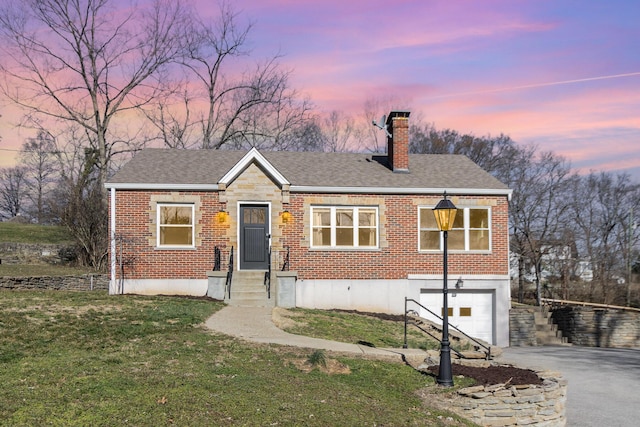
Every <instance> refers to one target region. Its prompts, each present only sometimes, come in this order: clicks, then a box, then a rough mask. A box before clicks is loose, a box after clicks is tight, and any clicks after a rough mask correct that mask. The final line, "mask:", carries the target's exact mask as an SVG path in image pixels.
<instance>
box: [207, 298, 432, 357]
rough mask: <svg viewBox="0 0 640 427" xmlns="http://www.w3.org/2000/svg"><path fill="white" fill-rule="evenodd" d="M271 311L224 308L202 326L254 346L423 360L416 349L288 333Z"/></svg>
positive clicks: (268, 309) (262, 308)
mask: <svg viewBox="0 0 640 427" xmlns="http://www.w3.org/2000/svg"><path fill="white" fill-rule="evenodd" d="M273 310H274V309H273V308H271V307H234V306H226V307H224V308H223V309H221V310H219V311H217V312H216V313H215V314H213V316H211V317H209V318H208V319H207V321H206V322H205V325H206V326H207V328H209V329H211V330H213V331H217V332H220V333H223V334H226V335H231V336H234V337H237V338H240V339H243V340H245V341H252V342H257V343H271V344H280V345H288V346H293V347H303V348H312V349H321V350H327V351H332V352H337V353H343V354H351V355H360V356H367V357H372V358H380V359H389V358H392V359H397V360H398V361H403V360H407V359H412V360H416V359H418V358H422V359H421V360H424V358H425V357H426V354H427V353H426V352H425V351H423V350H419V349H410V348H408V349H392V348H375V347H369V346H366V345H359V344H349V343H343V342H337V341H330V340H324V339H319V338H311V337H305V336H302V335H294V334H290V333H287V332H284V331H283V330H282V329H280V328H278V327H277V326H276V325H275V324H274V323H273V316H272V311H273Z"/></svg>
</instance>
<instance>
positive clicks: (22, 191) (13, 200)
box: [0, 166, 27, 218]
mask: <svg viewBox="0 0 640 427" xmlns="http://www.w3.org/2000/svg"><path fill="white" fill-rule="evenodd" d="M25 174H26V171H25V168H24V167H22V166H16V167H13V168H4V169H0V215H1V216H2V217H4V218H13V217H16V216H18V215H20V214H21V213H22V203H23V201H24V200H25V198H26V196H27V194H26V182H25V180H26V177H25Z"/></svg>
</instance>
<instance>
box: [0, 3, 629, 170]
mask: <svg viewBox="0 0 640 427" xmlns="http://www.w3.org/2000/svg"><path fill="white" fill-rule="evenodd" d="M195 4H196V7H198V8H199V11H200V13H201V15H202V16H206V15H207V14H213V13H214V12H215V8H214V7H213V6H211V4H212V2H211V1H210V0H196V1H195ZM233 4H234V5H235V7H236V8H237V10H239V11H241V12H242V17H243V18H246V19H250V20H252V21H253V22H254V23H255V26H254V29H253V32H252V33H251V35H250V43H251V46H252V48H253V53H254V55H255V56H256V57H262V56H264V57H266V56H269V55H272V54H274V53H276V52H278V51H279V52H281V53H282V54H283V55H284V57H283V63H284V65H285V66H286V67H288V68H291V69H292V71H293V73H292V76H291V83H292V86H293V87H295V88H296V89H298V90H299V91H301V92H303V93H306V94H308V95H310V97H311V99H312V101H313V102H314V103H315V105H316V107H317V109H318V110H320V111H325V112H329V111H332V110H338V111H343V112H346V113H348V114H351V115H353V116H356V115H360V114H361V113H362V111H363V104H364V102H365V101H367V100H371V99H390V98H393V99H398V100H399V102H400V103H402V104H403V105H398V106H397V107H398V108H403V109H406V108H408V109H410V110H411V111H412V112H413V113H414V115H416V116H421V117H423V118H424V120H425V121H426V122H432V123H434V124H435V126H436V128H439V129H443V128H451V129H455V130H457V131H459V132H465V133H466V132H470V133H473V134H475V135H487V134H491V135H498V134H500V133H504V134H507V135H510V136H511V137H512V138H513V139H514V140H515V141H517V142H519V143H523V144H524V143H534V144H537V145H538V146H539V147H540V148H541V149H543V150H552V151H554V152H556V153H557V154H560V155H563V156H565V157H567V158H568V159H569V160H570V161H571V163H572V165H573V166H574V167H575V168H578V169H581V170H583V171H588V170H589V169H595V170H609V171H628V172H630V173H632V175H633V177H634V179H635V180H636V181H640V55H639V54H638V49H639V48H640V46H639V43H640V26H639V25H638V24H637V19H638V18H639V17H640V2H632V1H626V0H610V1H608V2H603V1H600V0H569V1H567V0H562V1H559V0H530V1H520V0H518V1H516V0H502V1H497V0H483V1H473V0H469V1H455V0H449V1H446V0H445V1H432V0H431V1H430V0H415V1H412V0H405V1H402V0H399V1H395V2H389V1H378V0H375V1H371V0H368V1H362V0H360V1H358V0H351V1H345V0H340V1H336V0H325V1H294V0H261V1H255V0H235V1H234V2H233ZM1 113H2V114H3V117H2V118H0V131H1V132H2V133H1V135H2V137H3V140H2V141H1V142H0V145H1V147H3V148H8V147H19V145H20V144H21V143H22V140H23V139H24V138H25V137H26V136H28V135H26V136H25V135H22V134H20V135H18V138H19V139H18V140H16V139H15V138H14V136H15V131H11V133H10V134H8V131H7V129H8V128H9V126H10V123H11V120H12V119H15V116H13V115H12V114H7V113H9V111H8V110H7V108H6V107H5V106H4V105H3V106H2V110H1ZM384 113H387V111H380V115H382V114H384ZM0 156H2V158H3V160H1V161H0V166H2V164H3V163H5V164H6V162H7V161H8V158H9V157H10V156H11V153H10V152H8V151H0Z"/></svg>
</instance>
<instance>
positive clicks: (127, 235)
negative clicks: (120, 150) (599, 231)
mask: <svg viewBox="0 0 640 427" xmlns="http://www.w3.org/2000/svg"><path fill="white" fill-rule="evenodd" d="M408 120H409V113H408V112H399V111H396V112H392V113H391V114H390V116H389V118H388V119H387V125H388V130H389V132H390V134H391V137H389V138H388V149H387V151H388V155H379V154H362V153H318V152H260V151H258V150H256V149H252V150H250V151H224V150H219V151H211V150H207V151H200V150H171V149H146V150H143V151H141V152H140V153H138V154H137V155H136V156H135V157H134V158H133V159H132V160H131V161H130V162H128V163H127V164H126V165H125V166H124V167H123V168H122V169H121V170H120V171H119V172H118V173H116V174H115V175H114V176H113V178H112V179H111V180H110V181H109V182H108V183H107V184H106V186H107V189H108V190H109V204H110V206H109V216H110V221H109V224H110V235H111V247H110V256H111V283H110V292H111V293H138V294H187V295H205V294H208V293H209V294H210V292H211V289H212V283H214V284H215V283H218V282H216V280H218V281H219V280H221V279H220V278H221V277H222V275H224V274H226V271H225V270H226V269H227V266H228V265H229V258H230V254H231V250H232V248H233V251H234V254H235V256H234V263H233V279H232V286H231V288H232V290H233V292H236V294H235V297H234V293H232V294H231V298H230V299H229V295H228V294H226V293H223V294H218V295H219V296H220V298H225V299H229V301H228V302H230V303H232V302H233V301H234V298H236V297H237V298H241V297H240V293H239V292H240V291H241V290H242V288H243V287H244V286H249V285H247V284H242V283H244V282H246V281H247V280H249V281H251V280H254V281H259V282H260V283H259V284H260V285H262V284H263V279H262V278H263V277H264V276H265V274H264V272H265V271H272V272H273V274H272V275H271V283H272V285H271V286H272V289H273V292H271V294H270V295H269V296H267V294H266V293H265V292H264V290H263V295H262V296H261V297H260V298H262V299H263V300H264V301H263V302H266V303H270V304H276V305H281V306H288V307H291V306H297V307H308V308H322V309H327V308H342V309H356V310H361V311H377V312H389V313H403V312H404V298H405V297H408V298H412V299H415V300H416V301H420V303H421V304H422V305H424V306H425V307H427V308H429V309H430V310H432V311H434V312H436V313H440V312H441V310H442V309H441V307H442V264H443V253H442V237H441V234H442V233H440V232H439V231H438V230H437V228H436V226H435V220H434V215H433V212H432V208H433V207H434V206H435V205H436V204H437V202H438V201H439V200H440V199H442V195H443V193H444V192H445V191H446V193H447V195H448V197H449V198H450V199H451V200H452V201H453V203H454V204H455V205H456V207H457V208H458V213H457V217H456V222H455V224H454V229H453V230H452V231H450V232H449V240H448V242H449V245H448V249H449V251H448V260H449V261H448V266H449V267H448V269H449V276H448V277H449V281H450V284H449V288H450V298H449V307H450V309H449V312H450V324H452V325H456V326H458V327H459V328H460V329H461V330H463V331H465V332H466V333H468V334H470V335H472V336H476V337H478V338H482V339H484V340H486V341H488V342H490V343H492V344H494V345H500V346H506V345H508V311H509V307H510V291H509V258H508V255H509V251H508V246H509V245H508V239H509V237H508V198H509V197H510V195H511V190H509V189H508V188H507V187H506V186H505V185H503V184H502V183H500V182H499V181H497V180H496V179H495V178H493V177H492V176H491V175H490V174H488V173H487V172H485V171H483V170H482V169H481V168H479V167H478V166H477V165H476V164H475V163H473V162H471V161H470V160H469V159H468V158H466V157H465V156H461V155H428V154H420V155H413V154H412V155H410V154H409V152H408V151H409V150H408V146H409V137H408V134H409V132H408V124H409V123H408ZM220 254H221V261H222V262H219V263H216V262H215V261H216V258H217V257H220ZM218 259H220V258H218ZM217 266H221V268H220V270H222V271H220V272H217V271H214V270H217V268H214V267H217ZM282 270H285V271H282ZM255 272H258V274H257V275H254V276H251V273H255ZM243 277H244V279H243ZM251 277H254V279H251ZM243 280H244V282H243ZM262 289H264V288H262ZM210 295H211V294H210ZM420 311H421V315H423V316H424V317H430V315H429V313H428V312H426V311H424V310H422V309H420ZM423 311H424V312H423Z"/></svg>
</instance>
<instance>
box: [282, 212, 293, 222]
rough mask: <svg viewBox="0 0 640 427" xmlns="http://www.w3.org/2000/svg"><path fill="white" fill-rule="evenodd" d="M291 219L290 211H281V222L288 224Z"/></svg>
mask: <svg viewBox="0 0 640 427" xmlns="http://www.w3.org/2000/svg"><path fill="white" fill-rule="evenodd" d="M292 220H293V215H291V212H289V211H284V212H282V223H283V224H289V223H290V222H291V221H292Z"/></svg>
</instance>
